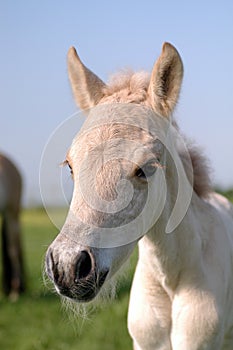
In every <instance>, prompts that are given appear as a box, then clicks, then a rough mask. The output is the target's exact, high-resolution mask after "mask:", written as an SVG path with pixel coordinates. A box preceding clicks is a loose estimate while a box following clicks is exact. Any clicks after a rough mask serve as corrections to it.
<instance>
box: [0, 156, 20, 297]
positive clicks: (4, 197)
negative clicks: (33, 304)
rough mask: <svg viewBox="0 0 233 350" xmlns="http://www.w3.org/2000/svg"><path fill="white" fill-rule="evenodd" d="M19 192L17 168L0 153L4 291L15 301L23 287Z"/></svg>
mask: <svg viewBox="0 0 233 350" xmlns="http://www.w3.org/2000/svg"><path fill="white" fill-rule="evenodd" d="M21 192H22V179H21V175H20V173H19V171H18V169H17V168H16V167H15V165H14V164H13V163H12V162H11V161H10V160H9V159H8V158H6V157H5V156H4V155H2V154H0V213H1V214H2V261H3V291H4V293H5V294H6V295H8V296H9V297H10V298H11V299H16V298H17V297H18V295H19V293H21V292H23V291H24V288H25V283H24V273H23V258H22V248H21V240H20V223H19V214H20V200H21Z"/></svg>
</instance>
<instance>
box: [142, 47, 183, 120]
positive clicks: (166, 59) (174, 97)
mask: <svg viewBox="0 0 233 350" xmlns="http://www.w3.org/2000/svg"><path fill="white" fill-rule="evenodd" d="M182 78H183V64H182V60H181V58H180V55H179V53H178V51H177V50H176V49H175V48H174V46H172V45H171V44H169V43H164V44H163V48H162V53H161V55H160V56H159V58H158V60H157V61H156V63H155V65H154V67H153V70H152V74H151V79H150V84H149V88H148V93H149V96H150V100H151V104H152V107H153V109H154V110H155V112H156V113H158V114H159V115H161V116H165V117H169V116H170V114H171V113H172V111H173V109H174V108H175V105H176V103H177V101H178V97H179V93H180V88H181V83H182Z"/></svg>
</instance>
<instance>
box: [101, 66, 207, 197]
mask: <svg viewBox="0 0 233 350" xmlns="http://www.w3.org/2000/svg"><path fill="white" fill-rule="evenodd" d="M149 81H150V76H149V74H148V73H146V72H143V71H141V72H133V71H122V72H120V73H117V74H115V75H113V76H112V77H111V78H110V81H109V83H108V85H106V86H105V88H104V97H103V99H102V101H101V102H104V103H106V102H111V103H112V102H122V103H136V104H141V105H147V106H150V102H149V100H148V86H149ZM174 124H176V123H174ZM186 144H187V149H188V151H189V156H190V159H191V165H192V169H190V162H188V160H187V157H186V156H185V155H184V154H182V153H180V157H181V160H182V163H183V166H184V169H185V171H186V174H187V176H188V178H190V172H192V173H193V190H194V191H195V192H196V194H197V195H198V196H199V197H202V198H205V197H207V196H208V194H209V193H210V192H211V190H212V186H211V180H210V168H209V165H208V161H207V159H206V157H205V156H204V155H203V154H202V151H201V150H200V149H199V148H198V147H197V146H196V145H193V144H191V143H190V142H188V141H186Z"/></svg>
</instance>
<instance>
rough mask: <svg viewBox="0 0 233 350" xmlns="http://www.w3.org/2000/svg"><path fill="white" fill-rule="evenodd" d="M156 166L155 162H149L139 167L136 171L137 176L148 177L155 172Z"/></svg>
mask: <svg viewBox="0 0 233 350" xmlns="http://www.w3.org/2000/svg"><path fill="white" fill-rule="evenodd" d="M155 170H156V166H155V164H154V163H147V164H145V165H144V166H142V167H141V168H138V169H137V170H136V172H135V176H137V177H139V178H141V179H146V178H147V177H150V176H152V175H153V174H154V173H155Z"/></svg>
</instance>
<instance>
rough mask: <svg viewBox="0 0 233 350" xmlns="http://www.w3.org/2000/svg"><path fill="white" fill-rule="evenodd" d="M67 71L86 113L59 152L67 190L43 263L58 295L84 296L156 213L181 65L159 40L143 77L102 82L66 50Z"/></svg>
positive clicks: (113, 267)
mask: <svg viewBox="0 0 233 350" xmlns="http://www.w3.org/2000/svg"><path fill="white" fill-rule="evenodd" d="M68 71H69V78H70V82H71V86H72V90H73V93H74V97H75V100H76V102H77V104H78V106H79V107H80V108H81V109H82V110H84V112H85V114H87V119H86V121H85V123H84V126H83V128H82V129H81V131H80V133H79V134H78V135H77V136H76V137H75V139H74V140H73V143H72V144H71V147H70V149H69V151H68V153H67V158H66V161H65V162H66V163H67V165H68V166H69V167H70V169H71V173H72V177H73V181H74V192H73V197H72V201H71V205H70V211H69V214H68V216H67V219H66V222H65V224H64V226H63V228H62V230H61V232H60V233H59V235H58V236H57V238H56V239H55V240H54V242H53V243H52V244H51V246H50V247H49V249H48V252H47V257H46V264H47V265H46V268H47V273H48V275H49V277H50V278H51V279H52V281H53V282H54V284H55V286H56V289H57V291H58V292H59V293H60V294H62V295H64V296H67V297H69V298H71V299H74V300H77V301H89V300H91V299H93V298H94V297H95V296H96V294H97V293H98V292H99V290H100V288H101V287H102V285H103V284H104V282H105V280H107V279H110V278H111V276H112V275H113V274H114V273H115V272H116V271H117V270H118V269H119V268H120V266H121V265H122V264H123V262H124V261H125V260H126V259H127V258H128V256H129V255H130V253H131V252H132V250H133V248H134V246H135V244H136V243H137V241H138V240H139V239H140V237H142V236H143V235H144V234H146V233H147V232H148V230H149V229H150V228H151V227H152V226H153V225H154V223H155V222H156V220H157V218H158V216H159V214H160V213H161V211H160V207H161V202H163V201H164V195H163V193H161V181H163V177H164V164H165V152H164V142H163V141H164V140H165V138H166V130H167V128H168V126H169V117H170V115H171V113H172V111H173V109H174V107H175V105H176V102H177V100H178V96H179V91H180V86H181V81H182V76H183V66H182V61H181V59H180V56H179V54H178V52H177V51H176V49H175V48H174V47H173V46H172V45H170V44H168V43H165V44H164V45H163V48H162V53H161V55H160V57H159V58H158V60H157V62H156V63H155V65H154V68H153V70H152V74H151V77H148V76H147V75H145V74H143V73H134V74H132V73H131V74H126V75H119V76H118V78H117V79H115V81H114V83H113V84H112V85H111V84H110V85H106V84H105V83H103V81H102V80H100V79H99V78H98V77H97V76H96V75H95V74H93V73H92V72H91V71H90V70H88V69H87V68H86V67H85V66H84V65H83V63H82V62H81V61H80V59H79V57H78V55H77V53H76V51H75V49H74V48H71V49H70V50H69V53H68ZM155 120H156V122H155Z"/></svg>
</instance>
